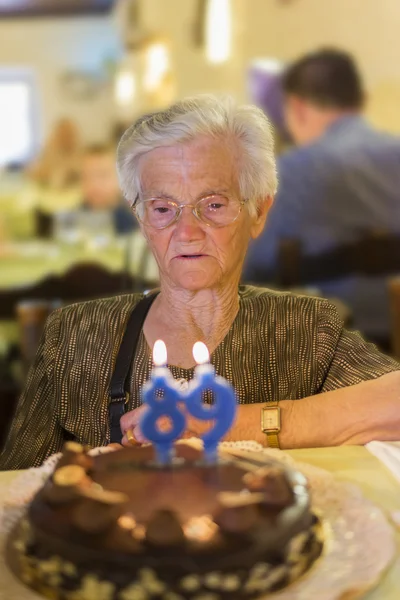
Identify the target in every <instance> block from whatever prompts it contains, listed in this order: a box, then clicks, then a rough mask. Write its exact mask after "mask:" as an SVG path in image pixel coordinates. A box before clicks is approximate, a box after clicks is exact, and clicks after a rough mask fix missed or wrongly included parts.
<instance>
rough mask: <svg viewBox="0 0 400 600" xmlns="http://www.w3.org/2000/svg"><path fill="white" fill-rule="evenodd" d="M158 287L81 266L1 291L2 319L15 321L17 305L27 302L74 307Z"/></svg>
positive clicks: (92, 266) (96, 267)
mask: <svg viewBox="0 0 400 600" xmlns="http://www.w3.org/2000/svg"><path fill="white" fill-rule="evenodd" d="M156 286H157V282H154V281H147V280H144V279H141V278H139V277H133V276H132V275H130V274H129V273H127V272H125V271H119V272H111V271H108V270H107V269H105V268H104V267H102V266H100V265H97V264H92V263H81V264H79V265H76V266H74V267H72V268H71V269H70V270H69V271H67V272H66V273H65V274H64V275H51V276H49V277H46V278H45V279H42V280H41V281H40V282H38V283H36V284H34V285H30V286H21V287H16V288H10V289H8V288H6V289H0V319H14V318H15V316H16V306H17V304H18V303H19V302H21V301H24V300H48V301H54V300H59V301H60V302H62V303H63V304H71V302H77V301H80V300H91V299H94V298H102V297H107V296H114V295H117V294H127V293H131V292H139V291H143V290H146V289H150V288H152V287H156Z"/></svg>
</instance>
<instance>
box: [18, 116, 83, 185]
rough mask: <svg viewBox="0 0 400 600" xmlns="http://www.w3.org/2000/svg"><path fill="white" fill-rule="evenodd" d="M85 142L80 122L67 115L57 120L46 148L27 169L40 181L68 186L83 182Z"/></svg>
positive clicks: (34, 178) (45, 183) (29, 173)
mask: <svg viewBox="0 0 400 600" xmlns="http://www.w3.org/2000/svg"><path fill="white" fill-rule="evenodd" d="M81 160H82V145H81V139H80V134H79V130H78V127H77V125H76V124H75V123H74V122H73V121H72V120H71V119H67V118H62V119H60V120H59V121H57V123H56V125H55V127H54V129H53V131H52V133H51V135H50V137H49V139H48V141H47V142H46V144H45V146H44V148H43V151H42V152H41V154H40V156H39V157H38V159H37V160H36V161H34V162H33V163H32V164H31V165H30V166H29V167H28V169H27V174H28V175H29V176H30V177H31V179H33V180H34V181H36V182H37V183H38V184H39V185H42V186H46V187H53V188H66V187H68V186H71V185H76V184H77V183H78V182H79V177H80V170H81Z"/></svg>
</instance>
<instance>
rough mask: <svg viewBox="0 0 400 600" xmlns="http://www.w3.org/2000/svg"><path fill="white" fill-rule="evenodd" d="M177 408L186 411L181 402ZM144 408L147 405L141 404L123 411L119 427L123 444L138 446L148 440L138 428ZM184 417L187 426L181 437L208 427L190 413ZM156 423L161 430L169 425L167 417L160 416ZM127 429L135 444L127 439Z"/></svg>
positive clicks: (164, 429) (197, 433)
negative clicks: (125, 411)
mask: <svg viewBox="0 0 400 600" xmlns="http://www.w3.org/2000/svg"><path fill="white" fill-rule="evenodd" d="M179 408H180V410H181V411H182V412H184V413H185V412H186V411H185V406H184V405H183V404H180V405H179ZM146 410H147V406H146V405H142V406H139V407H138V408H135V409H133V410H130V411H129V412H127V413H125V414H124V415H123V416H122V417H121V420H120V427H121V431H122V434H123V437H122V441H121V443H122V445H123V446H126V447H128V448H129V447H132V446H135V445H138V446H140V445H142V444H145V443H146V442H148V440H147V439H146V438H145V437H144V435H143V433H142V431H141V429H140V425H139V423H140V420H141V418H142V416H143V413H144V411H146ZM186 419H187V421H186V422H187V427H186V430H185V431H184V433H183V434H182V436H181V438H182V439H187V438H191V437H198V436H199V435H200V434H201V433H204V430H206V429H207V428H208V427H207V424H206V423H205V422H200V421H198V420H197V419H194V418H193V417H191V416H190V415H186ZM207 423H209V422H207ZM157 425H158V427H159V429H160V430H161V431H167V430H168V429H169V426H170V424H169V419H168V417H161V418H160V419H158V422H157ZM129 430H130V432H131V433H130V435H129V437H131V434H133V437H134V440H135V441H136V444H135V441H132V440H129V439H128V436H127V432H128V431H129Z"/></svg>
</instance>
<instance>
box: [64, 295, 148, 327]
mask: <svg viewBox="0 0 400 600" xmlns="http://www.w3.org/2000/svg"><path fill="white" fill-rule="evenodd" d="M142 298H143V294H124V295H120V296H113V297H111V298H101V299H99V300H91V301H89V302H79V303H77V304H71V305H69V306H66V307H64V308H62V309H59V310H58V311H56V313H58V314H57V315H55V316H54V318H58V321H59V323H60V325H61V326H62V327H63V328H74V327H76V326H79V327H85V326H86V325H88V324H91V325H92V326H93V325H94V324H95V325H97V327H98V328H103V329H105V328H107V329H108V328H110V326H112V327H115V328H117V329H118V327H119V326H122V325H123V324H124V323H125V321H126V319H127V318H128V316H129V315H130V313H131V311H132V309H133V308H134V307H135V306H136V304H137V303H138V302H139V301H140V300H141V299H142Z"/></svg>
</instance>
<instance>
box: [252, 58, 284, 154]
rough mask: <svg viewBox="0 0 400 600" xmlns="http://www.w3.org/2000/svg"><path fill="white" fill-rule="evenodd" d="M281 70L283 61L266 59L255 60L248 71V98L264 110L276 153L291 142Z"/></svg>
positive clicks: (282, 69) (282, 70)
mask: <svg viewBox="0 0 400 600" xmlns="http://www.w3.org/2000/svg"><path fill="white" fill-rule="evenodd" d="M283 72H284V63H283V62H281V61H277V60H268V59H264V60H262V59H259V60H255V61H254V62H253V63H252V64H251V65H250V68H249V71H248V89H249V96H250V100H251V102H252V103H254V104H256V105H257V106H258V107H259V108H261V109H262V110H263V111H264V112H265V114H266V115H267V117H268V119H269V121H270V123H271V125H272V127H273V133H274V140H275V153H276V154H280V153H281V152H282V151H283V150H285V149H286V148H287V147H288V146H289V145H290V143H291V138H290V135H289V132H288V129H287V126H286V123H285V115H284V95H283V87H282V75H283Z"/></svg>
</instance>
